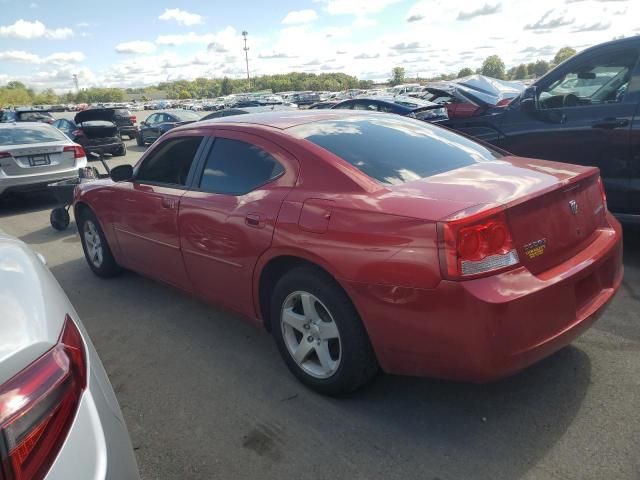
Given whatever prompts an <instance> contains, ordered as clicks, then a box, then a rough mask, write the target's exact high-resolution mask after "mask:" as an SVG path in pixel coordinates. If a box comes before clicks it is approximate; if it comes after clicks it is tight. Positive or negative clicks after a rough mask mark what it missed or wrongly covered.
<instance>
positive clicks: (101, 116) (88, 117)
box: [73, 108, 115, 123]
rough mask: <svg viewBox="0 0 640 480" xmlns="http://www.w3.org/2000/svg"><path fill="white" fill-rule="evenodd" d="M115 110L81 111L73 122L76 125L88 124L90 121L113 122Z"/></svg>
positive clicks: (94, 109)
mask: <svg viewBox="0 0 640 480" xmlns="http://www.w3.org/2000/svg"><path fill="white" fill-rule="evenodd" d="M114 116H115V110H114V109H113V108H92V109H91V110H83V111H81V112H78V113H76V116H75V117H73V120H74V121H75V122H76V123H83V122H90V121H92V120H106V121H108V122H113V118H114Z"/></svg>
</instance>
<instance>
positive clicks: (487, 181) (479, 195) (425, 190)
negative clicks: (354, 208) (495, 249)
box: [391, 157, 606, 274]
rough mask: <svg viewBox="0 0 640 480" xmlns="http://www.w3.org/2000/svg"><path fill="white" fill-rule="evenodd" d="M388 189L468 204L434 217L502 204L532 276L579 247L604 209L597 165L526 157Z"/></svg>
mask: <svg viewBox="0 0 640 480" xmlns="http://www.w3.org/2000/svg"><path fill="white" fill-rule="evenodd" d="M391 189H392V190H393V191H394V193H396V194H397V193H400V192H404V193H406V194H408V195H411V196H416V195H419V196H420V197H423V198H425V197H428V198H433V199H439V200H440V201H441V202H457V203H458V204H461V203H465V204H467V205H469V206H468V207H464V208H461V209H460V210H459V211H458V212H456V213H453V214H448V215H446V216H445V217H443V218H434V219H433V220H440V221H446V220H453V219H458V218H464V217H465V216H469V215H474V214H478V213H481V212H483V211H489V210H492V209H495V208H496V207H501V208H504V209H505V211H506V214H507V219H508V223H509V227H510V229H511V234H512V236H513V240H514V244H515V246H516V249H517V252H518V256H519V258H520V263H521V264H522V265H524V266H525V267H527V268H528V269H529V270H530V271H531V272H532V273H534V274H535V273H539V272H541V271H544V270H546V269H548V268H550V267H552V266H554V265H557V264H558V263H561V262H563V261H564V260H566V259H568V258H570V257H571V256H573V255H575V253H576V252H578V251H580V250H582V249H583V248H584V247H585V246H586V245H587V244H588V243H589V242H590V241H591V240H593V235H594V234H595V231H596V229H597V228H598V227H599V226H600V225H602V224H603V222H604V215H605V213H606V212H605V207H604V205H603V201H602V196H601V193H600V187H599V185H598V170H597V169H596V168H593V167H581V166H577V165H567V164H563V163H557V162H548V161H544V160H534V159H528V158H519V157H504V158H502V159H501V160H499V161H490V162H479V163H476V164H474V165H471V166H468V167H463V168H459V169H455V170H451V171H448V172H446V173H442V174H438V175H434V176H432V177H428V178H424V179H421V180H418V181H414V182H407V183H405V184H402V185H399V186H394V187H391ZM408 213H409V212H405V214H408ZM414 213H416V214H419V212H414Z"/></svg>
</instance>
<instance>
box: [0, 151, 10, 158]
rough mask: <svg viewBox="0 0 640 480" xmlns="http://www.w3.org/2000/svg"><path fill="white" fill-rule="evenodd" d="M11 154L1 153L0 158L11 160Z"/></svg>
mask: <svg viewBox="0 0 640 480" xmlns="http://www.w3.org/2000/svg"><path fill="white" fill-rule="evenodd" d="M9 157H11V154H10V153H9V152H0V158H9Z"/></svg>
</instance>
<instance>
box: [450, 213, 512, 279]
mask: <svg viewBox="0 0 640 480" xmlns="http://www.w3.org/2000/svg"><path fill="white" fill-rule="evenodd" d="M438 237H439V244H440V264H441V265H440V268H441V271H442V274H443V276H444V277H445V278H448V279H452V280H459V279H466V278H475V277H477V276H479V275H483V274H487V273H490V272H493V273H495V272H496V271H498V270H504V269H506V268H509V267H513V266H514V265H517V264H518V263H519V261H520V260H519V258H518V252H517V251H516V249H515V247H514V245H513V238H512V236H511V232H510V230H509V225H508V223H507V217H506V214H505V213H504V211H500V212H498V213H492V214H489V215H488V216H485V215H483V216H481V217H478V216H472V217H468V218H464V219H461V220H452V221H448V222H443V223H439V224H438Z"/></svg>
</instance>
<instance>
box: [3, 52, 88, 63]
mask: <svg viewBox="0 0 640 480" xmlns="http://www.w3.org/2000/svg"><path fill="white" fill-rule="evenodd" d="M84 59H85V56H84V53H82V52H57V53H52V54H51V55H48V56H47V57H44V58H42V57H40V56H38V55H36V54H35V53H31V52H25V51H24V50H5V51H0V60H3V61H7V62H19V63H31V64H40V63H49V64H53V65H68V64H72V63H80V62H82V61H83V60H84Z"/></svg>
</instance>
